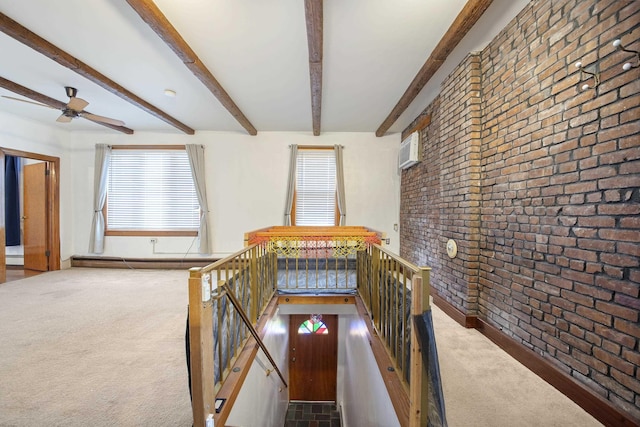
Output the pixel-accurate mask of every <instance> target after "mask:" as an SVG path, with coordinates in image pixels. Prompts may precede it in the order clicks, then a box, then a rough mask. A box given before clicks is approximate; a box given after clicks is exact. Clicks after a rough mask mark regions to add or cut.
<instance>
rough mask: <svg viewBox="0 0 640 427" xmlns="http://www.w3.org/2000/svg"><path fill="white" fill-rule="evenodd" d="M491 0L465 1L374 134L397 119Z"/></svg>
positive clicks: (383, 131) (386, 128)
mask: <svg viewBox="0 0 640 427" xmlns="http://www.w3.org/2000/svg"><path fill="white" fill-rule="evenodd" d="M492 1H493V0H469V1H467V3H466V4H465V5H464V7H463V8H462V10H461V11H460V13H459V14H458V16H457V17H456V19H455V20H454V21H453V24H451V26H450V27H449V29H448V30H447V32H446V33H445V34H444V36H442V39H440V42H438V44H437V46H436V47H435V48H434V49H433V52H431V55H430V56H429V58H428V59H427V61H426V62H425V63H424V65H423V66H422V68H420V71H418V74H416V76H415V77H414V78H413V80H412V81H411V83H410V84H409V87H408V88H407V90H406V91H405V92H404V94H403V95H402V97H401V98H400V100H399V101H398V103H397V104H396V105H395V107H393V109H392V110H391V112H390V113H389V115H388V116H387V118H386V119H384V121H383V122H382V124H381V125H380V127H379V128H378V130H376V136H383V135H384V134H385V132H386V131H387V130H389V128H390V127H391V126H392V125H393V124H394V123H395V122H396V120H398V118H399V117H400V116H401V115H402V113H404V111H405V110H406V109H407V108H408V107H409V105H410V104H411V103H412V102H413V100H414V99H416V97H417V96H418V94H419V93H420V91H421V90H422V88H424V86H425V85H426V84H427V82H428V81H429V80H431V78H432V77H433V75H434V74H435V73H436V71H438V69H439V68H440V66H441V65H442V64H443V63H444V61H445V60H446V59H447V57H448V56H449V54H450V53H451V52H452V51H453V49H455V47H456V46H457V45H458V43H460V40H462V38H463V37H464V36H465V35H466V34H467V33H468V32H469V30H470V29H471V28H472V27H473V26H474V25H475V23H476V22H477V21H478V19H480V17H481V16H482V14H483V13H484V12H485V11H486V10H487V8H488V7H489V6H490V5H491V2H492Z"/></svg>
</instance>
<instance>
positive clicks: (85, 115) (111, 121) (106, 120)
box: [80, 112, 124, 126]
mask: <svg viewBox="0 0 640 427" xmlns="http://www.w3.org/2000/svg"><path fill="white" fill-rule="evenodd" d="M80 117H82V118H85V119H87V120H91V121H93V122H101V123H108V124H110V125H114V126H124V122H123V121H122V120H116V119H111V118H109V117H104V116H98V115H97V114H91V113H85V112H83V113H80Z"/></svg>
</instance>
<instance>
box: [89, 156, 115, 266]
mask: <svg viewBox="0 0 640 427" xmlns="http://www.w3.org/2000/svg"><path fill="white" fill-rule="evenodd" d="M110 160H111V147H110V146H108V145H106V144H96V159H95V166H94V173H93V222H92V223H91V237H90V238H89V252H91V253H94V254H101V253H103V252H104V229H105V224H104V215H103V214H102V208H104V202H105V201H106V200H107V179H108V177H109V162H110Z"/></svg>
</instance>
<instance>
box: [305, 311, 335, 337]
mask: <svg viewBox="0 0 640 427" xmlns="http://www.w3.org/2000/svg"><path fill="white" fill-rule="evenodd" d="M298 333H299V334H318V335H327V334H328V333H329V329H327V326H326V325H325V324H324V322H323V321H322V314H312V315H311V316H310V317H309V319H307V320H305V321H304V322H302V324H301V325H300V327H299V328H298Z"/></svg>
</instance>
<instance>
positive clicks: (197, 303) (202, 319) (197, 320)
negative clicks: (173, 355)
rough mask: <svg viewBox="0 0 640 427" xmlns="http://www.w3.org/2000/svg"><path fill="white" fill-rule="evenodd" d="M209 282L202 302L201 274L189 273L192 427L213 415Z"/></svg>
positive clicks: (211, 320)
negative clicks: (206, 293)
mask: <svg viewBox="0 0 640 427" xmlns="http://www.w3.org/2000/svg"><path fill="white" fill-rule="evenodd" d="M210 282H211V279H210V276H209V281H208V283H207V284H206V286H209V292H208V299H206V298H203V296H205V293H204V292H203V281H202V271H201V269H200V268H198V267H194V268H191V269H190V270H189V350H190V354H191V357H190V364H191V393H192V398H191V408H192V411H193V425H194V426H195V427H204V426H205V423H206V419H207V416H208V415H209V414H213V413H215V409H214V397H215V396H214V384H213V382H214V378H213V317H212V311H213V309H212V307H213V304H212V302H211V287H210V286H211V285H210Z"/></svg>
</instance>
